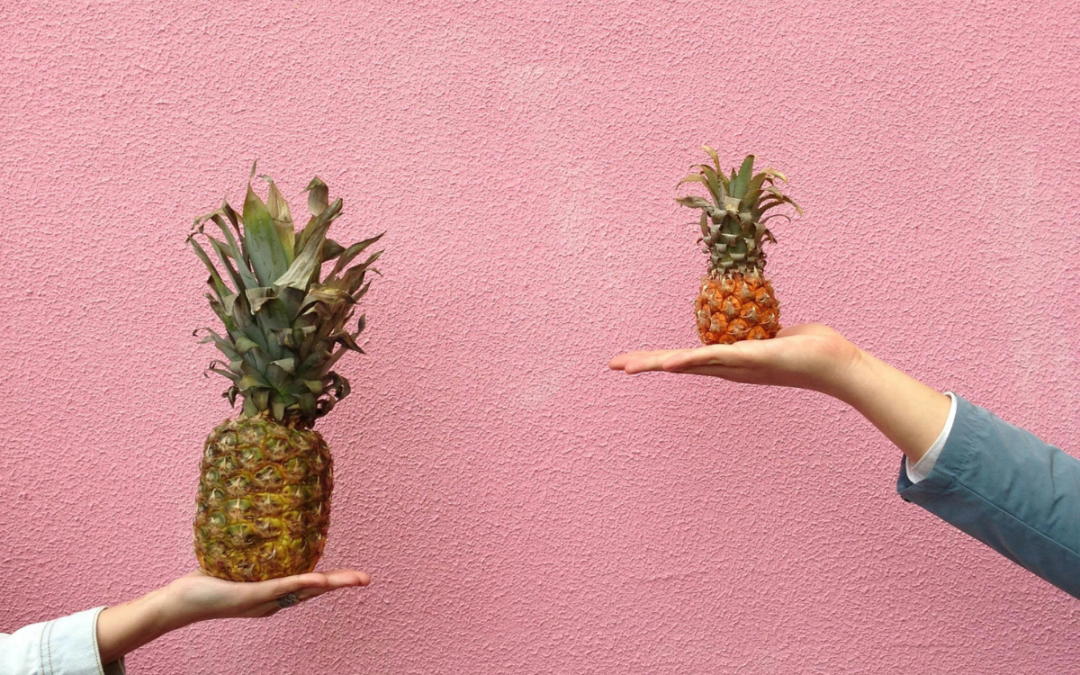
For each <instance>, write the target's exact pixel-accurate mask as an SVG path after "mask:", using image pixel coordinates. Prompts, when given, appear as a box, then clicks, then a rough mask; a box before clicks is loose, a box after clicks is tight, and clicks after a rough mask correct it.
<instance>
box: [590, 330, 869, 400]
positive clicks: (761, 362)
mask: <svg viewBox="0 0 1080 675" xmlns="http://www.w3.org/2000/svg"><path fill="white" fill-rule="evenodd" d="M860 359H861V352H860V351H859V348H858V347H856V346H855V345H853V344H852V343H851V342H849V341H848V340H847V339H846V338H844V336H843V335H841V334H840V333H838V332H836V331H835V330H833V329H832V328H829V327H828V326H824V325H821V324H812V323H811V324H803V325H800V326H793V327H791V328H785V329H783V330H781V331H780V332H779V333H777V335H776V337H775V338H773V339H771V340H744V341H742V342H736V343H735V344H733V345H710V346H707V347H698V348H696V349H669V350H660V351H637V352H629V353H626V354H620V355H619V356H616V357H615V358H613V359H612V360H611V362H610V363H609V364H608V366H609V367H610V368H611V369H612V370H621V371H623V372H625V373H627V374H630V375H633V374H636V373H643V372H647V371H663V372H669V373H691V374H694V375H711V376H714V377H721V378H724V379H725V380H731V381H733V382H743V383H748V384H768V385H777V386H783V387H798V388H801V389H813V390H815V391H820V392H823V393H826V394H830V395H837V392H838V389H839V388H840V387H842V386H843V384H844V383H845V378H846V377H847V376H848V374H849V373H850V372H851V371H852V370H853V369H854V366H856V365H857V364H858V363H859V361H860Z"/></svg>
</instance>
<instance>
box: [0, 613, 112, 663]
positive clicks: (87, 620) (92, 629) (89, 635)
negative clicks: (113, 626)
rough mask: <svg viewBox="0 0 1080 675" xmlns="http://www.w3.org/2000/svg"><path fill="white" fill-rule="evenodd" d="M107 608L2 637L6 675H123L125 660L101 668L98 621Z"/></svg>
mask: <svg viewBox="0 0 1080 675" xmlns="http://www.w3.org/2000/svg"><path fill="white" fill-rule="evenodd" d="M103 609H105V608H104V607H97V608H95V609H88V610H86V611H85V612H79V613H78V614H72V615H71V616H65V617H63V618H60V619H54V620H52V621H46V622H45V623H35V624H31V625H29V626H24V627H22V628H20V629H19V630H17V631H15V632H14V633H12V634H11V635H0V673H3V675H38V674H39V673H40V675H124V673H125V672H126V671H125V670H124V659H122V658H121V659H120V660H118V661H114V662H113V663H110V664H109V665H107V666H102V665H101V656H100V655H99V654H98V644H97V618H98V614H100V613H101V610H103Z"/></svg>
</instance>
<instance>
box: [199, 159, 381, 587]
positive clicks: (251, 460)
mask: <svg viewBox="0 0 1080 675" xmlns="http://www.w3.org/2000/svg"><path fill="white" fill-rule="evenodd" d="M254 175H255V169H254V167H252V175H251V177H249V179H248V186H247V196H246V198H245V199H244V208H243V214H242V215H241V214H238V213H236V211H234V210H233V209H232V207H230V206H229V204H228V202H226V203H224V204H222V206H221V208H220V209H218V210H217V211H214V212H213V213H210V214H207V215H205V216H202V217H200V218H197V219H196V220H195V225H194V227H193V230H192V233H191V235H190V236H189V237H188V242H189V243H190V244H191V246H192V247H193V248H194V250H195V253H196V255H198V256H199V258H200V259H201V260H202V261H203V263H204V264H205V265H206V267H207V269H208V270H209V271H210V278H209V281H208V283H209V285H210V290H211V292H210V293H207V294H206V297H207V299H209V301H210V307H211V309H213V311H214V313H215V314H217V316H218V318H219V319H221V321H222V323H223V324H224V325H225V333H224V334H223V335H219V334H218V333H216V332H214V331H213V330H210V329H208V328H207V329H202V330H204V331H205V333H206V337H205V338H204V339H203V340H202V342H213V343H214V344H215V345H216V346H217V348H218V350H219V351H221V353H222V354H224V355H225V359H226V360H225V361H221V360H215V361H213V362H211V363H210V366H209V368H208V371H213V372H215V373H218V374H220V375H223V376H225V377H226V378H228V379H229V380H230V381H231V383H232V384H231V386H230V387H229V388H228V390H226V391H225V393H224V394H223V396H224V397H225V398H227V399H228V401H229V403H230V404H233V405H235V403H236V398H237V397H238V396H239V397H240V398H241V399H243V409H242V412H241V414H240V415H239V416H238V417H237V419H235V420H226V421H225V422H223V423H222V424H221V425H219V426H218V427H217V428H216V429H214V430H213V431H212V432H211V433H210V435H209V436H208V437H207V439H206V444H205V446H204V451H203V458H202V466H201V472H200V478H199V491H198V497H197V500H196V515H195V554H196V556H197V557H198V559H199V564H200V565H202V568H203V570H204V571H205V572H206V573H207V574H210V575H212V576H215V577H220V578H222V579H230V580H232V581H262V580H265V579H272V578H276V577H283V576H288V575H291V574H302V573H305V572H310V571H311V570H312V569H314V568H315V564H316V563H317V562H318V560H319V557H320V556H321V555H322V551H323V545H324V544H325V542H326V534H327V530H328V528H329V525H330V493H331V491H332V489H333V486H334V477H333V462H332V460H331V457H330V450H329V448H328V447H327V445H326V442H325V441H324V440H323V438H322V436H321V435H320V434H319V432H317V431H315V430H314V429H312V427H313V425H314V424H315V421H316V420H317V419H318V418H320V417H322V416H323V415H325V414H326V413H328V412H330V410H331V409H333V407H334V404H335V403H336V402H337V401H339V400H341V399H343V398H345V397H346V396H348V394H349V382H348V380H346V379H345V378H344V377H342V376H341V375H339V374H338V373H336V372H334V371H333V370H331V369H332V368H333V367H334V364H336V363H337V361H338V359H340V358H341V357H342V356H343V355H344V354H345V352H347V351H355V352H359V353H361V354H362V353H363V351H362V350H361V349H360V347H359V346H358V345H357V343H356V338H357V337H358V336H359V335H360V332H361V331H362V330H364V317H363V316H361V317H360V318H359V320H358V322H357V325H356V330H355V331H352V332H350V331H349V329H348V328H347V326H346V324H347V323H349V322H350V321H351V319H352V317H353V314H354V311H355V306H356V303H357V301H358V300H360V298H361V297H363V295H364V294H365V293H366V292H367V290H368V286H370V284H371V282H370V281H368V282H367V283H365V282H364V277H365V275H366V273H367V272H368V271H372V272H375V273H378V271H377V270H375V269H374V268H372V267H371V266H372V264H373V263H374V262H375V261H376V260H377V259H378V258H379V255H380V254H381V253H382V252H381V251H380V252H378V253H374V254H371V255H369V256H368V257H367V259H366V260H364V262H361V263H358V264H356V265H353V266H352V267H350V266H349V265H350V263H352V262H353V260H354V259H356V257H357V256H359V255H360V254H361V253H362V252H363V251H364V250H365V249H367V248H368V247H369V246H371V245H372V244H374V243H375V242H376V241H378V240H379V238H380V237H382V235H381V234H380V235H378V236H375V237H372V238H370V239H365V240H364V241H361V242H359V243H356V244H353V245H352V246H348V247H345V246H342V245H340V244H338V243H337V242H335V241H333V240H332V239H328V238H327V236H326V233H327V230H328V229H329V227H330V224H331V223H332V222H333V221H334V219H335V218H337V217H338V215H339V214H340V212H341V200H340V199H337V200H335V201H334V202H333V203H328V201H329V191H328V188H327V187H326V184H325V183H323V182H322V181H321V180H319V178H318V177H316V178H314V179H313V180H312V181H311V183H310V184H309V185H308V187H307V192H308V208H309V210H310V211H311V218H310V220H309V221H308V223H307V225H306V226H305V227H304V228H303V230H300V231H299V232H297V231H295V229H294V228H293V221H292V215H291V212H290V211H289V205H288V204H287V203H286V202H285V199H284V198H283V197H282V195H281V193H280V192H279V191H278V189H277V186H275V185H274V182H273V181H272V180H271V179H270V178H268V177H265V176H262V178H264V179H265V180H266V181H267V182H268V183H269V198H268V200H267V201H266V202H265V203H264V202H263V200H262V199H261V198H259V196H258V195H257V194H255V191H254V190H253V189H252V188H251V178H253V177H254ZM210 223H213V224H214V225H216V226H217V229H219V230H220V231H221V237H222V238H221V239H217V238H215V237H214V236H212V235H211V234H210V233H209V232H208V231H206V226H207V225H208V224H210ZM241 226H243V229H242V230H241ZM200 237H201V238H203V239H204V240H205V241H207V242H209V245H210V247H211V248H212V249H213V251H214V253H215V254H216V256H217V259H218V261H220V264H221V269H223V270H224V272H225V278H224V279H223V278H222V275H221V273H220V272H219V270H218V268H217V267H216V266H215V265H214V263H213V262H211V260H210V257H209V256H208V255H207V253H206V250H205V249H204V248H203V246H202V245H200V244H199V241H198V238H200ZM331 261H334V264H333V268H332V269H331V270H330V272H329V273H328V274H326V275H323V273H322V267H323V264H324V263H328V262H331ZM230 284H231V285H230ZM198 332H199V331H196V333H198Z"/></svg>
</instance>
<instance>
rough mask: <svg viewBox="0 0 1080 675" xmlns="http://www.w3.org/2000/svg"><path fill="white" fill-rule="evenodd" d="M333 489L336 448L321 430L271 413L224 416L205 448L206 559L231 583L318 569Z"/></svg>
mask: <svg viewBox="0 0 1080 675" xmlns="http://www.w3.org/2000/svg"><path fill="white" fill-rule="evenodd" d="M333 487H334V475H333V462H332V460H331V457H330V449H329V448H328V447H327V445H326V442H325V441H324V440H323V438H322V436H321V435H320V434H319V433H318V432H316V431H313V430H310V429H297V428H292V427H290V426H288V425H287V424H279V423H278V422H276V421H274V420H273V419H268V418H267V416H265V415H260V416H257V417H242V418H240V419H238V420H227V421H225V422H224V423H222V424H221V425H220V426H218V427H217V428H216V429H214V431H213V432H211V433H210V435H209V437H207V439H206V445H205V448H204V452H203V459H202V466H201V471H200V476H199V492H198V498H197V509H196V516H195V554H196V556H197V557H198V559H199V564H200V565H201V566H202V568H203V570H205V571H206V573H207V574H210V575H212V576H215V577H219V578H221V579H228V580H230V581H263V580H266V579H273V578H277V577H283V576H288V575H292V574H304V573H306V572H310V571H312V570H313V569H315V564H316V563H317V562H318V560H319V557H320V556H321V555H322V551H323V545H324V544H325V543H326V534H327V530H328V529H329V527H330V493H331V491H332V490H333Z"/></svg>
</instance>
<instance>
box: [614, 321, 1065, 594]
mask: <svg viewBox="0 0 1080 675" xmlns="http://www.w3.org/2000/svg"><path fill="white" fill-rule="evenodd" d="M610 366H611V368H613V369H615V370H623V371H625V372H627V373H631V374H632V373H639V372H644V371H665V372H679V373H692V374H698V375H712V376H716V377H722V378H724V379H728V380H732V381H735V382H746V383H752V384H769V385H779V386H791V387H799V388H803V389H812V390H815V391H819V392H822V393H824V394H827V395H830V396H833V397H835V398H837V399H840V400H842V401H844V402H845V403H847V404H849V405H851V406H852V407H853V408H855V409H856V410H858V411H859V412H860V413H861V414H862V415H863V416H865V417H866V419H867V420H869V421H870V422H871V423H872V424H873V425H874V426H875V427H877V428H878V429H879V430H880V431H881V432H882V433H883V434H885V436H887V437H888V438H889V440H891V441H892V442H893V443H895V444H896V445H897V447H899V448H900V449H901V450H902V451H903V452H904V455H905V456H906V458H907V462H908V464H909V466H911V465H915V464H916V463H917V462H918V461H919V459H921V458H922V456H923V455H924V454H925V453H926V450H927V448H929V447H930V446H931V445H937V444H936V443H935V440H936V439H937V436H938V434H939V433H940V432H941V431H942V427H943V426H944V425H945V423H946V420H947V419H948V418H949V411H950V408H951V406H952V402H951V401H950V400H949V398H948V397H947V396H945V395H942V394H939V393H938V392H936V391H934V390H932V389H930V388H929V387H926V386H925V385H923V384H921V383H919V382H918V381H916V380H914V379H912V378H911V377H908V376H907V375H905V374H903V373H901V372H900V371H898V370H896V369H895V368H893V367H891V366H889V365H888V364H886V363H884V362H882V361H880V360H878V359H876V358H874V357H873V356H871V355H870V354H868V353H866V352H864V351H862V350H860V349H858V348H857V347H855V346H854V345H852V344H851V343H850V342H848V341H847V340H845V339H844V338H843V336H841V335H840V334H839V333H837V332H836V331H833V330H832V329H830V328H827V327H825V326H817V325H807V326H796V327H794V328H790V329H786V330H783V331H781V332H780V333H779V335H778V336H777V337H776V338H775V339H772V340H766V341H759V342H739V343H736V344H734V345H730V346H725V345H716V346H712V347H703V348H699V349H685V350H674V351H662V352H634V353H630V354H623V355H621V356H618V357H616V358H615V359H612V361H611V364H610ZM943 435H946V436H947V437H946V438H944V439H942V440H943V441H944V444H943V445H941V446H940V455H939V456H938V457H937V459H936V461H935V462H934V466H933V469H931V470H930V471H929V475H927V476H926V478H925V479H924V480H921V481H919V482H918V483H914V482H913V481H912V480H910V479H909V478H908V477H907V473H906V472H905V470H904V469H901V472H900V478H899V481H898V484H897V487H898V490H899V492H900V495H901V496H902V497H903V498H904V499H905V500H907V501H910V502H914V503H916V504H918V505H920V506H922V507H923V508H925V509H927V510H928V511H930V512H931V513H933V514H934V515H936V516H938V517H940V518H941V519H943V520H945V521H946V522H948V523H950V524H952V525H954V526H955V527H957V528H958V529H960V530H962V531H964V532H966V533H968V534H970V535H971V536H973V537H975V538H976V539H978V540H979V541H982V542H983V543H985V544H987V545H988V546H990V547H992V548H993V549H994V550H996V551H998V552H999V553H1001V554H1002V555H1004V556H1006V557H1007V558H1009V559H1010V560H1013V561H1014V562H1016V563H1018V564H1020V565H1022V566H1023V567H1025V568H1027V569H1028V570H1030V571H1031V572H1034V573H1035V574H1037V575H1039V576H1040V577H1042V578H1043V579H1046V580H1047V581H1049V582H1050V583H1052V584H1054V585H1055V586H1057V587H1059V588H1061V589H1062V590H1064V591H1066V592H1067V593H1069V594H1071V595H1073V596H1074V597H1077V598H1080V461H1078V460H1077V459H1076V458H1074V457H1071V456H1069V455H1068V454H1066V453H1064V452H1062V451H1061V450H1060V449H1059V448H1056V447H1054V446H1051V445H1048V444H1046V443H1043V442H1042V441H1040V440H1039V439H1038V438H1036V437H1035V436H1033V435H1031V434H1029V433H1028V432H1026V431H1024V430H1022V429H1018V428H1017V427H1015V426H1013V425H1011V424H1007V423H1005V422H1003V421H1002V420H1000V419H999V418H997V417H996V416H994V415H993V414H992V413H990V412H989V411H987V410H984V409H982V408H979V407H977V406H974V405H972V404H970V403H968V402H967V401H965V400H963V399H961V398H959V397H957V404H956V413H955V418H954V419H953V426H952V429H951V430H950V431H949V432H948V433H947V434H943Z"/></svg>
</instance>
